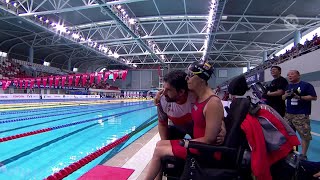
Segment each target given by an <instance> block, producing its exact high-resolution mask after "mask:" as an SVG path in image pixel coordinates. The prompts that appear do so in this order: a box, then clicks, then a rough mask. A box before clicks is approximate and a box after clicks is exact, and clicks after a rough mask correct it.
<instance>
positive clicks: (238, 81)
mask: <svg viewBox="0 0 320 180" xmlns="http://www.w3.org/2000/svg"><path fill="white" fill-rule="evenodd" d="M248 90H249V87H248V84H247V81H246V78H245V76H244V75H240V76H237V77H235V78H233V80H232V81H231V82H230V84H229V86H228V91H229V93H230V94H231V95H236V96H243V95H244V94H245V93H246V92H247V91H248Z"/></svg>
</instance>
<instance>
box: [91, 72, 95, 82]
mask: <svg viewBox="0 0 320 180" xmlns="http://www.w3.org/2000/svg"><path fill="white" fill-rule="evenodd" d="M94 76H95V73H91V74H90V85H92V83H93V81H94Z"/></svg>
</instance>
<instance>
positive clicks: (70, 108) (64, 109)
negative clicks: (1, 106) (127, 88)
mask: <svg viewBox="0 0 320 180" xmlns="http://www.w3.org/2000/svg"><path fill="white" fill-rule="evenodd" d="M132 104H140V103H132ZM116 105H118V106H116ZM124 105H125V106H124V107H126V106H129V105H131V104H128V105H126V104H124ZM96 106H99V107H106V106H112V107H114V106H116V107H119V104H118V103H115V104H103V105H92V106H90V107H96ZM87 108H88V106H81V107H74V106H72V107H64V108H63V110H58V111H52V112H43V113H38V114H31V115H27V116H35V115H41V114H46V115H48V113H54V114H55V113H57V112H65V111H70V110H75V109H76V110H79V109H87ZM46 109H49V110H46V111H51V110H53V108H46ZM41 112H42V111H41ZM16 114H18V113H16ZM19 117H22V116H18V117H10V118H3V119H0V121H1V120H9V119H15V118H19ZM23 117H24V118H26V116H23Z"/></svg>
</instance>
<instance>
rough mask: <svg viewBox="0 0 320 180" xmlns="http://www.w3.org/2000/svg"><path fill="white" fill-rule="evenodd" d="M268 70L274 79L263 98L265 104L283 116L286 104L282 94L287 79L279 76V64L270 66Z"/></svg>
mask: <svg viewBox="0 0 320 180" xmlns="http://www.w3.org/2000/svg"><path fill="white" fill-rule="evenodd" d="M270 71H271V75H272V76H273V78H274V79H273V80H272V81H271V83H270V85H269V86H268V87H267V94H266V95H265V98H266V99H267V104H268V105H269V106H271V107H272V108H274V109H275V110H276V111H277V112H278V113H279V114H280V115H281V116H282V117H284V115H285V113H286V105H285V101H284V100H282V95H283V94H284V93H285V91H286V88H287V86H288V81H287V80H286V79H285V78H284V77H282V76H281V68H280V67H279V66H272V67H271V70H270Z"/></svg>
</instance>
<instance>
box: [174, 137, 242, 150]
mask: <svg viewBox="0 0 320 180" xmlns="http://www.w3.org/2000/svg"><path fill="white" fill-rule="evenodd" d="M186 142H187V143H186ZM180 145H181V146H183V147H186V148H193V149H198V150H199V151H210V152H225V153H237V149H236V148H229V147H225V146H214V145H210V144H205V143H202V142H197V141H187V140H181V141H180Z"/></svg>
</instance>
